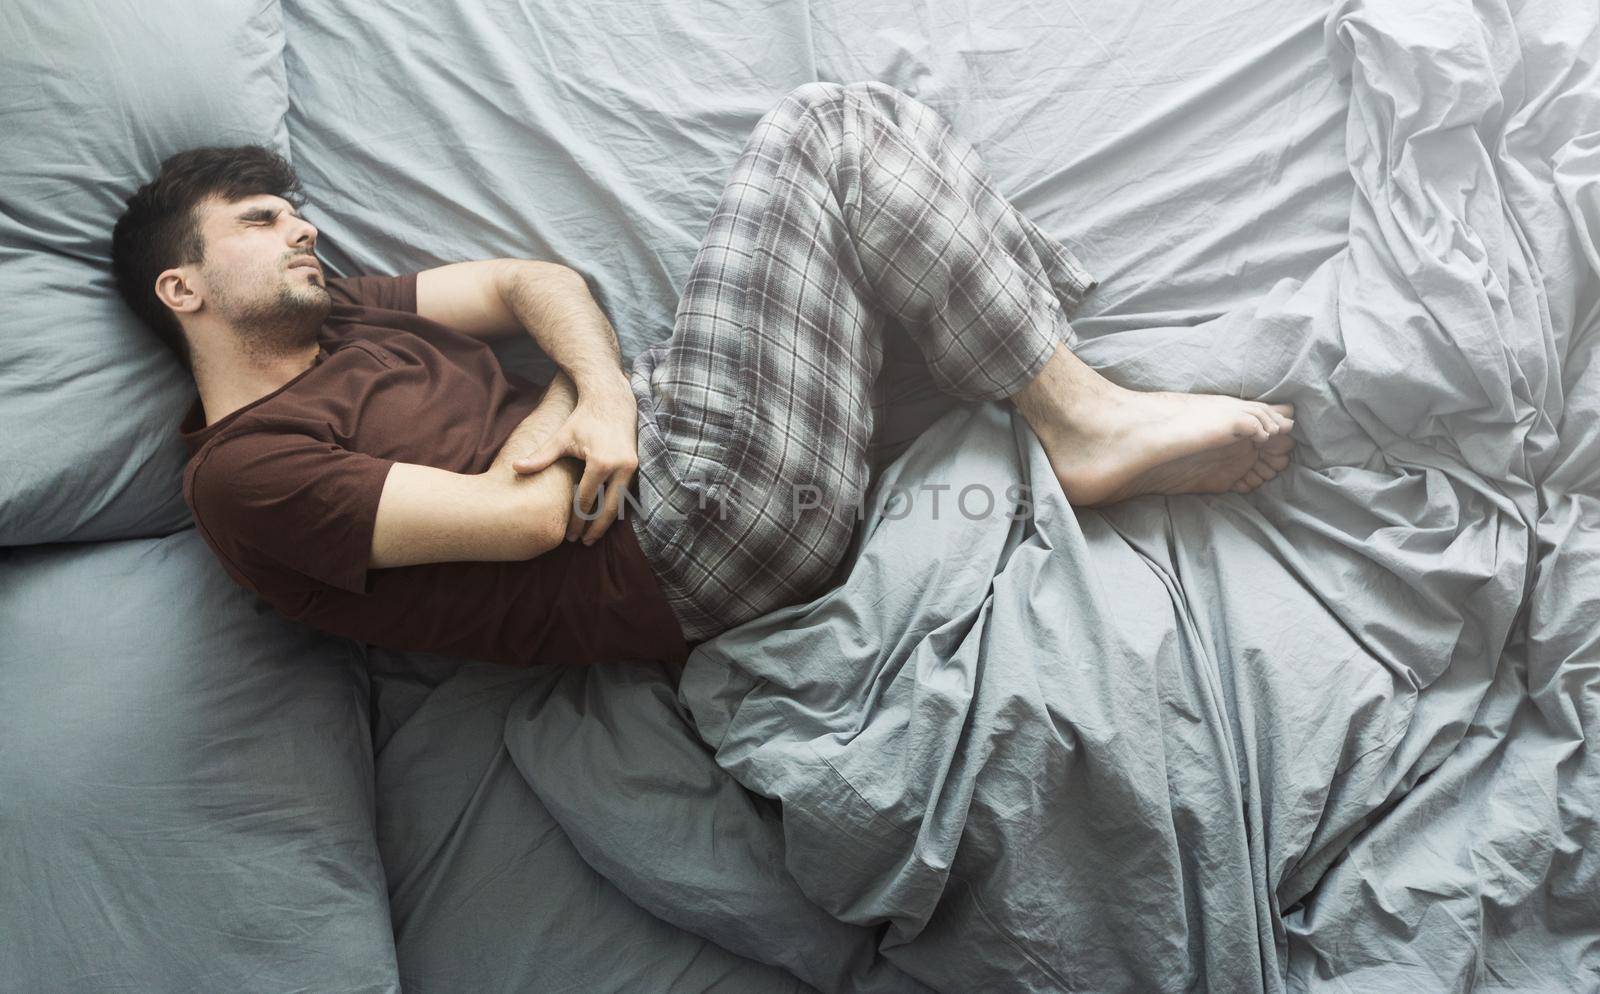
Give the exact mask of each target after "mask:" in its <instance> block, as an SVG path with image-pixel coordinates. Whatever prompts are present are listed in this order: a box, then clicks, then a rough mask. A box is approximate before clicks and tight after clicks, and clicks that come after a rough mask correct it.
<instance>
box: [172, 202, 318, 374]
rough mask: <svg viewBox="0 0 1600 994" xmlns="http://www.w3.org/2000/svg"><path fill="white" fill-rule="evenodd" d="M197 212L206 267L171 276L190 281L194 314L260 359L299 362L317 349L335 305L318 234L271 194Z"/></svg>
mask: <svg viewBox="0 0 1600 994" xmlns="http://www.w3.org/2000/svg"><path fill="white" fill-rule="evenodd" d="M197 213H198V215H199V221H200V231H201V234H202V236H203V237H204V239H205V261H204V262H202V263H200V264H199V265H198V266H185V267H180V269H179V270H168V272H169V273H170V272H180V271H181V272H184V273H185V274H186V278H185V281H184V282H185V284H186V285H187V287H188V288H189V290H190V291H192V293H193V294H194V295H195V297H197V298H198V300H197V301H191V302H190V303H191V307H190V309H191V310H193V311H198V310H200V309H209V310H210V312H211V313H213V314H214V315H216V316H217V317H220V318H222V319H223V320H224V321H226V322H227V324H228V326H229V327H230V328H231V329H232V331H233V333H234V336H235V337H236V339H237V341H238V343H239V345H240V346H241V347H242V349H243V351H244V352H245V354H247V355H250V356H253V357H255V358H274V357H281V356H287V355H295V354H298V353H302V352H303V351H304V350H305V349H306V347H308V346H310V345H312V344H314V343H315V342H316V340H317V331H318V329H319V328H320V327H321V326H322V322H323V321H324V320H325V319H326V318H327V316H328V312H329V310H330V309H331V308H332V306H333V301H332V298H331V297H329V295H328V290H327V286H326V285H325V283H324V276H323V273H322V266H321V264H320V263H319V262H318V261H317V259H316V241H317V229H316V228H314V227H312V225H311V223H310V222H309V221H307V220H305V219H304V218H302V217H301V216H300V215H299V214H298V213H297V212H296V211H295V208H294V206H293V205H292V204H290V203H289V202H288V201H287V200H284V199H283V198H282V197H277V196H273V195H271V194H260V195H257V196H251V197H246V198H244V199H243V200H235V201H232V202H227V203H224V202H223V201H221V200H218V199H211V200H206V201H204V202H202V203H201V204H200V206H199V207H198V208H197ZM166 275H167V274H166V273H163V274H162V278H163V279H164V278H165V277H166ZM158 285H159V284H158ZM180 313H181V310H180Z"/></svg>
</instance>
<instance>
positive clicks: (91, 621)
mask: <svg viewBox="0 0 1600 994" xmlns="http://www.w3.org/2000/svg"><path fill="white" fill-rule="evenodd" d="M0 632H3V633H4V636H3V637H0V936H4V937H5V938H4V940H3V941H0V977H3V978H9V979H4V980H0V988H3V989H5V990H19V991H22V990H26V991H46V990H68V989H71V990H80V989H89V988H93V989H95V990H141V991H157V990H160V991H179V990H184V991H202V990H204V991H228V990H239V991H267V990H273V991H288V990H316V991H386V990H395V989H398V983H399V981H398V970H397V968H396V965H395V957H394V940H393V934H392V932H391V929H390V921H389V908H388V898H387V892H386V889H385V885H384V876H383V868H382V866H381V864H380V860H379V856H378V848H377V841H376V836H375V832H374V828H373V786H372V785H373V765H372V753H371V741H370V732H369V731H368V713H369V706H368V684H367V676H366V671H365V668H364V667H363V666H362V665H361V663H362V660H361V657H360V655H359V653H358V652H357V650H356V649H355V648H354V647H353V646H354V644H353V643H349V642H341V641H334V640H330V639H326V638H324V637H322V636H320V635H317V634H316V633H314V632H312V631H311V630H309V629H307V628H304V627H302V626H298V625H295V624H294V623H292V622H289V621H286V620H284V619H282V618H279V617H278V616H277V615H276V614H273V613H271V611H270V609H268V608H267V607H266V606H265V605H263V604H261V603H260V602H259V601H257V600H256V599H255V598H254V597H252V596H251V595H250V594H248V593H247V592H246V591H244V590H243V589H241V588H239V587H237V586H235V585H234V584H233V583H232V582H231V581H230V580H229V579H228V578H227V576H226V575H225V574H224V573H223V571H222V568H221V567H220V566H219V565H217V563H216V561H215V559H214V558H213V557H212V555H211V552H210V550H209V549H207V548H206V546H205V545H204V543H203V542H202V541H201V540H200V538H199V536H198V535H197V533H196V532H195V531H194V529H184V530H183V531H181V532H179V533H178V534H176V535H171V536H168V537H166V538H157V539H134V540H130V541H124V542H104V543H99V542H97V543H87V544H84V545H70V546H55V545H48V546H38V547H34V548H27V549H12V550H7V551H6V552H5V554H3V555H0ZM13 984H14V985H16V986H15V987H13V986H10V985H13Z"/></svg>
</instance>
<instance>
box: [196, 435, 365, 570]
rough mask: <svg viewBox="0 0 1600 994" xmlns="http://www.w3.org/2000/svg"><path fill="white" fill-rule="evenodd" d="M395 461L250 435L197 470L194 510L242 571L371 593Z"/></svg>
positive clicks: (223, 444)
mask: <svg viewBox="0 0 1600 994" xmlns="http://www.w3.org/2000/svg"><path fill="white" fill-rule="evenodd" d="M394 463H395V460H393V459H383V458H379V457H376V456H371V455H367V454H366V453H362V452H353V451H351V450H349V449H345V448H343V447H341V446H339V445H336V444H334V443H332V442H326V441H321V440H318V439H316V438H313V437H311V436H310V435H304V434H292V433H278V432H266V431H256V432H243V433H240V434H238V435H230V436H226V437H224V438H222V439H220V440H219V441H217V442H216V443H215V444H214V445H212V446H211V447H210V448H209V449H208V450H207V451H206V452H205V454H204V455H203V456H202V458H201V460H200V462H199V463H197V464H196V466H195V468H194V473H193V477H192V479H191V485H190V505H191V508H192V510H193V511H194V517H195V522H196V524H197V526H198V527H199V528H200V530H201V532H202V533H203V534H204V536H205V537H206V539H207V541H209V542H210V543H211V545H212V546H213V548H215V549H216V550H217V552H218V553H219V554H221V555H222V556H223V557H224V558H225V559H227V560H229V561H230V562H231V563H232V565H233V566H234V568H235V569H236V570H237V571H238V572H240V573H243V574H244V575H246V576H250V577H252V578H254V576H255V575H256V574H257V573H259V571H260V570H261V569H262V568H267V569H271V568H274V567H277V568H280V569H288V570H290V571H293V572H294V573H298V574H300V575H301V576H304V577H309V578H311V579H313V580H316V581H318V582H320V583H324V584H327V585H328V586H331V587H337V588H338V589H340V590H346V591H349V592H351V593H356V594H360V593H366V592H367V564H368V563H369V562H370V560H371V555H372V531H373V526H374V524H375V523H376V521H377V518H378V500H379V498H380V497H381V496H382V495H383V484H384V481H385V480H386V479H387V478H388V475H389V470H390V468H391V467H393V466H394ZM257 585H258V586H260V583H259V582H258V584H257Z"/></svg>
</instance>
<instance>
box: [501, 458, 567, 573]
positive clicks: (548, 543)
mask: <svg viewBox="0 0 1600 994" xmlns="http://www.w3.org/2000/svg"><path fill="white" fill-rule="evenodd" d="M570 475H571V474H570V473H569V472H568V471H567V468H566V467H564V466H561V465H560V464H559V463H558V464H557V465H554V466H550V467H548V468H547V469H544V470H542V471H541V472H538V473H535V474H532V475H531V476H526V477H519V478H518V479H517V480H515V481H513V483H512V490H513V496H514V499H513V503H512V512H511V513H512V515H513V519H514V522H515V528H516V531H517V534H518V537H519V541H520V543H521V547H522V548H523V549H524V550H525V551H526V552H527V556H526V558H528V559H533V558H536V557H538V556H542V555H544V554H545V553H546V552H549V551H551V550H552V549H556V548H559V547H560V545H561V543H562V542H564V541H566V537H567V524H568V522H569V520H570V516H571V514H572V513H573V512H572V493H573V491H574V490H575V489H576V487H577V484H576V481H575V480H570Z"/></svg>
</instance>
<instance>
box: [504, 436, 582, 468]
mask: <svg viewBox="0 0 1600 994" xmlns="http://www.w3.org/2000/svg"><path fill="white" fill-rule="evenodd" d="M570 442H571V440H570V439H569V438H568V437H567V435H566V434H565V433H561V434H557V435H554V436H552V437H551V439H550V441H548V442H546V443H544V444H543V445H541V446H540V447H539V448H537V449H535V450H534V451H533V452H531V453H529V454H528V455H525V456H522V457H521V458H519V459H513V460H512V461H511V468H512V469H514V470H516V471H517V472H518V473H537V472H539V471H540V470H542V469H544V468H546V467H548V466H549V465H550V464H551V463H553V462H555V461H556V460H557V459H560V458H561V457H562V456H563V455H565V454H566V449H567V446H568V445H569V444H570Z"/></svg>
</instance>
